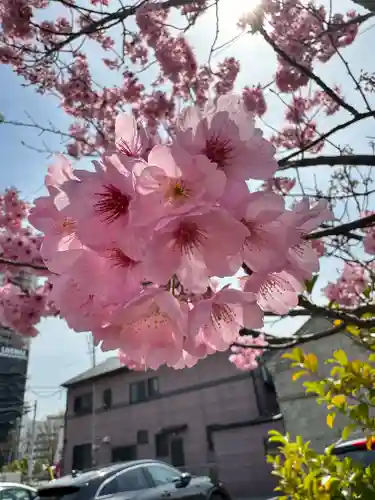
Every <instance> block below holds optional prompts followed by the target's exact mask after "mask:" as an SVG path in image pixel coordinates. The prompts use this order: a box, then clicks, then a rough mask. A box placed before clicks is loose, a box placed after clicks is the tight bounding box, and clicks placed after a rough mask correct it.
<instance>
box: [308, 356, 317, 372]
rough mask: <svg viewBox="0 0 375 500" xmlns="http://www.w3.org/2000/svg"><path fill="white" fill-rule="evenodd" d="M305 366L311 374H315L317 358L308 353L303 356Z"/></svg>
mask: <svg viewBox="0 0 375 500" xmlns="http://www.w3.org/2000/svg"><path fill="white" fill-rule="evenodd" d="M305 365H306V367H307V368H308V369H309V370H311V371H312V372H316V370H317V369H318V358H317V357H316V356H315V354H313V353H312V352H310V353H309V354H306V355H305Z"/></svg>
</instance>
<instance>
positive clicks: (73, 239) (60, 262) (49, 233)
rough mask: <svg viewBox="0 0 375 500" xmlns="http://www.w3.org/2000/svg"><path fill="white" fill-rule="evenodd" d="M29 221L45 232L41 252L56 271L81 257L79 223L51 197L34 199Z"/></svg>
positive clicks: (60, 270)
mask: <svg viewBox="0 0 375 500" xmlns="http://www.w3.org/2000/svg"><path fill="white" fill-rule="evenodd" d="M29 222H30V223H31V224H33V226H34V227H36V228H37V229H39V230H40V231H42V232H43V233H44V238H43V243H42V246H41V248H40V254H41V256H42V258H43V260H44V262H45V263H46V265H47V266H48V269H49V270H50V271H52V272H54V273H60V272H64V270H66V269H67V268H68V267H69V266H71V265H72V264H73V262H74V261H75V260H76V259H77V258H78V257H79V255H80V253H81V251H82V249H83V245H82V243H81V242H80V241H79V239H78V238H77V234H76V230H77V225H76V222H75V220H73V219H72V218H71V217H67V216H64V215H63V214H62V213H61V212H59V211H58V210H57V208H56V206H55V205H54V203H53V200H52V199H51V198H50V197H45V196H44V197H41V198H38V199H36V200H35V201H34V206H33V207H32V209H31V211H30V215H29Z"/></svg>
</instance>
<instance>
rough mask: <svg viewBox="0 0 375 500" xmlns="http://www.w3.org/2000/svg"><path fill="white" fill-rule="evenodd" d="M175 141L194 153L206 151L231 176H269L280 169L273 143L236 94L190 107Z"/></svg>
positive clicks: (232, 177) (260, 177)
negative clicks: (203, 104)
mask: <svg viewBox="0 0 375 500" xmlns="http://www.w3.org/2000/svg"><path fill="white" fill-rule="evenodd" d="M176 142H177V144H178V145H180V146H181V147H183V148H185V149H187V150H188V151H190V152H191V153H192V154H205V155H206V156H207V157H208V158H209V159H210V160H211V161H212V162H214V163H216V164H217V166H218V168H220V169H222V170H223V171H224V172H225V174H226V176H227V177H228V179H233V180H246V179H250V178H252V179H267V178H269V177H270V176H272V175H273V174H274V172H275V171H276V169H277V162H276V160H275V158H274V155H275V149H274V147H273V146H272V144H271V143H270V142H268V141H267V140H266V139H264V138H263V137H262V132H261V131H260V130H259V129H257V128H255V125H254V117H253V115H252V114H251V113H249V112H248V111H247V110H246V109H245V106H244V104H243V102H242V101H241V99H240V98H238V97H237V96H227V95H225V96H220V97H219V98H218V100H217V102H216V103H213V102H212V101H208V103H207V104H206V105H205V107H204V109H203V110H200V109H199V108H197V107H191V108H187V109H186V110H185V112H184V115H183V117H182V120H181V121H180V123H179V125H178V128H177V129H176Z"/></svg>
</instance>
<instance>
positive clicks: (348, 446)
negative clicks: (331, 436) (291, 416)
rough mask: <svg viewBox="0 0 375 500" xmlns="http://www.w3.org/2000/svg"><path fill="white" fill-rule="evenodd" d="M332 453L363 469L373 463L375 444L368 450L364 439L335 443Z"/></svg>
mask: <svg viewBox="0 0 375 500" xmlns="http://www.w3.org/2000/svg"><path fill="white" fill-rule="evenodd" d="M333 453H334V454H335V455H337V456H338V457H339V458H340V459H343V458H345V457H349V458H351V459H352V460H353V462H357V463H359V464H361V465H363V467H367V466H369V465H370V464H372V463H373V462H375V443H372V446H371V449H370V450H369V449H368V448H367V446H366V439H364V438H359V439H352V440H351V441H342V442H341V443H337V444H336V445H335V446H334V448H333ZM268 500H278V497H277V496H275V497H272V498H269V499H268Z"/></svg>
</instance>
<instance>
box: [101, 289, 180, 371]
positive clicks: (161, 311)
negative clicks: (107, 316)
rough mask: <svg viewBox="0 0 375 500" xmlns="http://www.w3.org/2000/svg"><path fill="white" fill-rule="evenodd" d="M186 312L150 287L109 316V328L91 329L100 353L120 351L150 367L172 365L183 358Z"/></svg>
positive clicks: (169, 296)
mask: <svg viewBox="0 0 375 500" xmlns="http://www.w3.org/2000/svg"><path fill="white" fill-rule="evenodd" d="M186 320H187V316H186V312H184V308H182V307H181V305H180V304H179V302H178V300H177V299H176V298H174V297H173V296H172V295H171V294H169V293H168V292H166V291H163V290H160V289H157V288H151V289H148V290H146V291H145V292H143V293H142V294H141V295H140V296H139V297H138V298H136V299H134V300H133V301H131V302H129V303H128V305H127V306H125V308H120V309H119V310H118V311H117V312H116V313H114V314H113V315H112V318H111V322H110V323H109V325H108V326H104V327H103V328H98V329H94V330H93V336H94V339H95V340H96V341H97V342H101V347H102V349H103V350H107V349H109V350H111V349H116V348H120V349H121V350H123V351H124V352H126V354H127V355H128V356H129V358H130V359H131V360H132V361H133V362H135V363H140V364H143V363H144V364H145V365H147V366H148V367H149V368H152V369H157V368H158V367H159V366H161V365H162V364H164V363H166V364H169V365H174V364H176V363H178V362H179V360H180V359H181V356H182V350H183V342H184V334H185V331H186Z"/></svg>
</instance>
